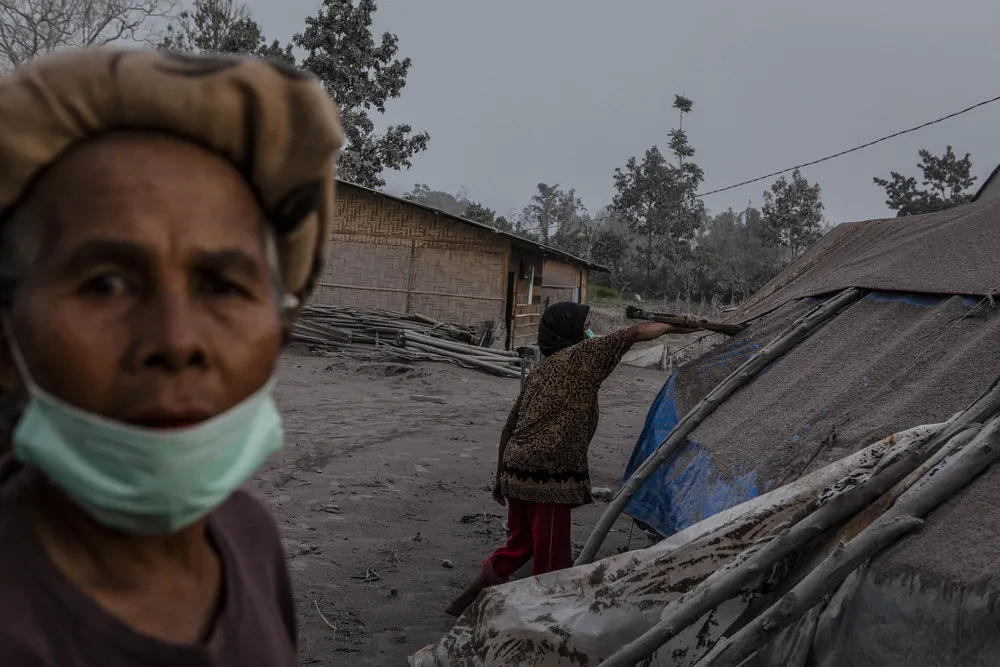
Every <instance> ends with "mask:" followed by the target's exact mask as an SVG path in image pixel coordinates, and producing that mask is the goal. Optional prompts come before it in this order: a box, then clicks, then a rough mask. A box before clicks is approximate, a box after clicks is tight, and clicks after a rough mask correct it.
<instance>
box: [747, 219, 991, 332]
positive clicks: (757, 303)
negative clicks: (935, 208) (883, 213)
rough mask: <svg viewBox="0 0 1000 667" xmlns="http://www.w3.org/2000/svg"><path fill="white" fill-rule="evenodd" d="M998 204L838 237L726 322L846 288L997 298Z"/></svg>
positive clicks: (860, 226)
mask: <svg viewBox="0 0 1000 667" xmlns="http://www.w3.org/2000/svg"><path fill="white" fill-rule="evenodd" d="M998 220H1000V199H986V200H982V201H978V202H973V203H970V204H965V205H963V206H956V207H954V208H950V209H948V210H946V211H940V212H938V213H929V214H925V215H913V216H907V217H905V218H889V219H886V220H869V221H867V222H859V223H853V224H843V225H840V226H838V227H836V228H834V229H833V231H831V232H830V233H829V234H827V235H826V236H825V237H824V238H823V240H821V241H820V242H819V243H817V244H816V245H815V246H813V247H812V248H811V249H810V250H809V251H807V252H806V253H805V254H803V255H802V256H801V257H800V258H799V259H797V260H796V261H795V262H793V263H792V264H791V265H790V266H789V267H788V268H786V269H785V270H784V271H782V272H781V273H780V274H778V276H777V277H775V278H774V280H772V281H771V282H769V283H768V284H767V285H765V286H764V287H763V288H762V289H761V290H760V291H759V292H757V293H756V294H754V295H753V296H752V297H750V298H749V299H747V301H746V302H744V303H743V304H742V305H741V306H740V307H739V308H738V309H737V310H736V311H735V312H733V313H730V314H729V316H728V318H727V321H730V322H747V321H750V320H752V319H755V318H758V317H760V316H761V315H764V314H765V313H769V312H771V311H773V310H774V309H776V308H777V307H779V306H781V305H782V304H785V303H788V302H789V301H793V300H796V299H801V298H803V297H806V296H817V295H821V294H830V293H833V292H837V291H840V290H842V289H846V288H848V287H862V288H866V289H873V290H892V291H896V292H916V293H922V294H942V295H949V294H978V295H986V294H997V292H998V291H1000V284H998V282H997V275H998V274H1000V254H998V253H997V252H996V247H997V246H998V245H1000V225H998V224H997V222H998Z"/></svg>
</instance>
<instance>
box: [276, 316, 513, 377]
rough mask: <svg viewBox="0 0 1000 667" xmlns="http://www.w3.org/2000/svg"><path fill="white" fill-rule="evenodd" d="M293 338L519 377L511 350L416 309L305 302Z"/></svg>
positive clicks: (367, 354)
mask: <svg viewBox="0 0 1000 667" xmlns="http://www.w3.org/2000/svg"><path fill="white" fill-rule="evenodd" d="M292 338H293V340H295V341H296V342H299V343H303V344H306V345H308V346H310V347H312V348H316V349H320V350H323V351H327V352H333V353H337V354H343V355H346V356H352V357H357V358H364V359H370V360H376V359H377V360H381V361H399V362H419V361H438V362H447V363H454V364H458V365H460V366H464V367H466V368H474V369H476V370H481V371H485V372H488V373H492V374H494V375H500V376H503V377H520V376H521V372H520V367H521V360H520V358H519V357H518V356H517V355H516V354H514V353H513V352H506V351H503V350H494V349H491V348H488V347H483V346H482V344H483V343H484V342H485V337H484V336H483V335H481V334H479V333H478V332H477V331H476V329H475V328H473V327H463V326H459V325H455V324H448V323H445V322H438V321H437V320H434V319H432V318H430V317H426V316H424V315H419V314H415V313H397V312H393V311H389V310H380V309H376V310H363V309H358V308H342V307H336V306H308V307H306V308H305V309H303V311H302V313H301V314H300V315H299V318H298V320H297V321H296V323H295V328H294V330H293V334H292Z"/></svg>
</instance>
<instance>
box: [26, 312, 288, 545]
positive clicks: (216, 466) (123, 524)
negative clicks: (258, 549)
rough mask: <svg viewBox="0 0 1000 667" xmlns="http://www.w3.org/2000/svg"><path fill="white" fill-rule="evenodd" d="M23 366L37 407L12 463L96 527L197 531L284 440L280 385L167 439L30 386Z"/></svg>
mask: <svg viewBox="0 0 1000 667" xmlns="http://www.w3.org/2000/svg"><path fill="white" fill-rule="evenodd" d="M8 330H9V329H8ZM9 340H12V339H9ZM13 347H14V346H13V345H12V348H13ZM19 356H20V355H19V354H18V353H17V352H16V351H15V357H19ZM18 366H19V367H21V376H22V378H24V381H25V383H26V384H27V385H28V389H29V392H30V399H29V401H28V405H27V408H26V409H25V412H24V415H23V416H22V417H21V420H20V422H19V423H18V426H17V428H16V430H15V431H14V435H13V445H14V456H15V457H16V458H17V459H19V460H20V461H23V462H24V463H26V464H30V465H32V466H34V467H35V468H37V469H38V470H39V471H40V472H42V474H44V475H45V476H46V477H47V478H49V479H50V480H51V481H52V482H53V483H55V484H56V485H57V486H59V488H61V489H62V490H63V491H65V492H66V494H67V495H68V496H69V497H70V498H71V499H73V501H74V502H75V503H76V504H77V505H79V506H80V507H81V508H82V509H83V510H84V511H85V512H87V514H89V515H90V516H91V517H92V518H93V519H94V520H96V521H97V522H99V523H101V524H103V525H105V526H107V527H109V528H114V529H116V530H120V531H122V532H126V533H133V534H145V535H152V534H165V533H171V532H176V531H178V530H180V529H182V528H185V527H187V526H189V525H191V524H192V523H194V522H195V521H197V520H198V519H200V518H202V517H204V516H205V515H207V514H208V513H209V512H211V511H212V510H214V509H215V508H217V507H218V506H219V505H221V504H222V503H224V502H225V501H226V499H227V498H229V496H230V495H232V493H233V492H234V491H236V490H237V489H239V488H240V487H241V486H242V485H243V484H244V483H245V482H246V481H247V480H248V479H250V477H251V476H252V475H253V474H254V473H256V472H257V470H259V469H260V467H261V466H262V465H263V464H264V462H265V461H266V460H267V458H268V457H269V456H270V455H271V454H273V453H274V452H276V451H278V450H279V449H281V446H282V443H283V440H284V432H283V429H282V425H281V416H280V414H279V413H278V409H277V406H276V405H275V403H274V394H273V389H274V380H273V379H272V380H271V381H269V382H268V383H267V384H266V385H264V387H262V388H261V389H260V390H259V391H258V392H257V393H255V394H254V395H252V396H250V397H249V398H248V399H246V400H245V401H243V402H242V403H240V404H238V405H236V406H235V407H233V408H232V409H230V410H227V411H226V412H224V413H222V414H221V415H218V416H217V417H214V418H213V419H210V420H208V421H206V422H204V423H201V424H198V425H196V426H193V427H190V428H184V429H178V430H175V431H160V430H157V429H149V428H141V427H138V426H132V425H130V424H125V423H122V422H116V421H113V420H110V419H106V418H103V417H100V416H98V415H94V414H92V413H89V412H85V411H83V410H80V409H79V408H75V407H73V406H72V405H69V404H68V403H66V402H64V401H62V400H60V399H58V398H56V397H55V396H52V395H51V394H49V393H47V392H46V391H44V390H43V389H41V388H40V387H38V386H37V385H35V384H34V383H33V382H31V381H30V379H29V375H28V374H27V373H26V369H25V368H24V364H23V362H21V361H20V360H19V363H18Z"/></svg>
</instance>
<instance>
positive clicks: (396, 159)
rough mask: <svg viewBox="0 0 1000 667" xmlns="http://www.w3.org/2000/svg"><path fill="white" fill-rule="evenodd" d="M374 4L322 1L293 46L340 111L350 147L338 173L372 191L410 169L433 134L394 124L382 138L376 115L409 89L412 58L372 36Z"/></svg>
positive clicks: (395, 43)
mask: <svg viewBox="0 0 1000 667" xmlns="http://www.w3.org/2000/svg"><path fill="white" fill-rule="evenodd" d="M375 10H376V4H375V0H357V3H355V2H354V0H323V6H322V7H321V8H320V10H319V12H318V13H317V14H316V16H311V17H308V18H307V19H306V29H305V31H303V32H302V33H300V34H297V35H295V37H294V38H293V42H294V44H295V45H296V46H298V47H299V48H301V49H303V50H304V51H305V52H306V54H307V55H306V58H305V60H304V61H303V63H302V66H303V68H304V69H306V70H308V71H310V72H312V73H313V74H315V75H316V76H318V77H319V78H320V80H321V81H322V82H323V84H324V85H325V86H326V89H327V91H329V93H330V95H331V96H332V97H333V99H334V100H336V102H337V104H338V105H339V107H340V116H341V123H342V124H343V126H344V134H345V135H346V139H347V142H346V146H345V148H344V149H343V151H342V152H341V154H340V159H339V163H338V167H339V170H340V175H341V176H342V177H343V178H344V179H345V180H348V181H352V182H354V183H357V184H359V185H364V186H367V187H371V188H381V187H384V186H385V180H384V179H382V178H381V176H380V174H382V172H383V171H385V170H386V169H394V170H397V171H398V170H400V169H402V168H404V167H406V168H409V167H410V166H412V162H411V158H412V157H413V156H414V155H416V154H417V153H419V152H421V151H423V150H426V148H427V142H428V141H429V140H430V135H429V134H428V133H427V132H419V133H414V132H413V128H412V127H411V126H410V125H406V124H402V125H391V126H389V127H388V128H386V130H385V132H383V133H382V134H379V133H378V132H376V130H375V123H374V122H373V121H372V119H371V117H370V116H371V113H372V111H376V112H378V113H380V114H384V113H385V105H386V102H387V101H388V100H390V99H393V98H396V97H399V96H400V94H401V93H402V90H403V87H404V86H405V85H406V77H407V74H408V73H409V71H410V65H411V62H410V59H409V58H403V59H398V58H396V54H397V52H398V51H399V38H398V37H397V36H396V35H394V34H392V33H388V32H387V33H385V34H383V35H382V39H381V41H380V42H377V43H376V41H375V37H374V36H373V34H372V14H373V13H374V12H375Z"/></svg>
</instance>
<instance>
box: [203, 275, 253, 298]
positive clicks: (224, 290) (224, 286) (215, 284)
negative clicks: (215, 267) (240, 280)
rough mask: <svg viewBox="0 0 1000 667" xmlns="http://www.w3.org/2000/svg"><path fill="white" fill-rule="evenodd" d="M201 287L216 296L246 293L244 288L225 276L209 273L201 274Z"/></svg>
mask: <svg viewBox="0 0 1000 667" xmlns="http://www.w3.org/2000/svg"><path fill="white" fill-rule="evenodd" d="M202 284H203V288H204V289H205V291H206V292H208V293H209V294H214V295H216V296H238V295H241V294H246V290H245V289H243V287H242V286H240V285H239V284H237V283H236V282H234V281H232V280H229V279H228V278H226V277H225V276H220V275H217V274H210V275H205V276H202Z"/></svg>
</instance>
